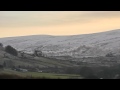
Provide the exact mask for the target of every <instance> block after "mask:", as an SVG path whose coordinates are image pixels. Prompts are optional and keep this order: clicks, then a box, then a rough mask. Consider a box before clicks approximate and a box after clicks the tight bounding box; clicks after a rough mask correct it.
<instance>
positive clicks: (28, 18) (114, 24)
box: [0, 11, 120, 37]
mask: <svg viewBox="0 0 120 90" xmlns="http://www.w3.org/2000/svg"><path fill="white" fill-rule="evenodd" d="M114 29H120V11H0V37H13V36H26V35H79V34H89V33H97V32H104V31H110V30H114Z"/></svg>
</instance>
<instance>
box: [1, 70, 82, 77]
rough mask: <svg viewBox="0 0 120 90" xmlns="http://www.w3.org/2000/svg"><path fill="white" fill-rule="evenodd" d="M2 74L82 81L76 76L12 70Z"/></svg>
mask: <svg viewBox="0 0 120 90" xmlns="http://www.w3.org/2000/svg"><path fill="white" fill-rule="evenodd" d="M0 74H9V75H12V74H15V75H19V76H22V77H26V78H28V77H32V78H38V79H39V78H43V79H44V78H45V79H82V77H81V76H80V75H75V74H55V73H39V72H18V71H13V70H10V69H4V70H2V71H0Z"/></svg>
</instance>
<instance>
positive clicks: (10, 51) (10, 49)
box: [0, 43, 18, 56]
mask: <svg viewBox="0 0 120 90" xmlns="http://www.w3.org/2000/svg"><path fill="white" fill-rule="evenodd" d="M0 46H1V47H3V44H2V43H0ZM4 49H5V51H6V52H7V53H9V54H11V55H14V56H17V55H18V51H17V50H16V49H15V48H13V47H12V46H10V45H8V46H6V47H5V48H4Z"/></svg>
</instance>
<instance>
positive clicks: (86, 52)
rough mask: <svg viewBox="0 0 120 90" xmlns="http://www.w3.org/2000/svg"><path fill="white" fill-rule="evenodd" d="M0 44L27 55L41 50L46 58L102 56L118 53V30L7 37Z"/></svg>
mask: <svg viewBox="0 0 120 90" xmlns="http://www.w3.org/2000/svg"><path fill="white" fill-rule="evenodd" d="M0 42H1V43H3V44H4V46H6V45H11V46H13V47H15V48H16V49H18V50H20V51H21V50H24V51H25V52H29V53H32V52H33V51H34V49H38V50H42V51H43V53H45V54H47V55H48V56H54V55H55V56H62V55H70V56H74V57H80V56H103V55H105V54H107V53H109V52H113V53H116V54H119V53H120V30H119V29H118V30H111V31H107V32H101V33H93V34H83V35H71V36H50V35H32V36H21V37H9V38H1V39H0Z"/></svg>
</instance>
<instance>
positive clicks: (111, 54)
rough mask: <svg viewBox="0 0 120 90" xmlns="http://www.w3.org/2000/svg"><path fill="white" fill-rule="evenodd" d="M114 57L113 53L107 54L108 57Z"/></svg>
mask: <svg viewBox="0 0 120 90" xmlns="http://www.w3.org/2000/svg"><path fill="white" fill-rule="evenodd" d="M113 56H114V55H113V53H111V52H110V53H108V54H106V57H113Z"/></svg>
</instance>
